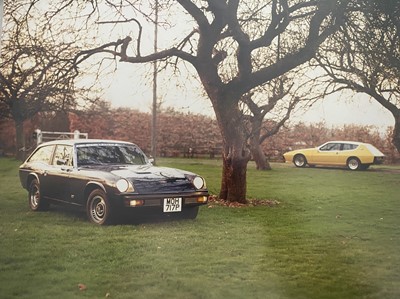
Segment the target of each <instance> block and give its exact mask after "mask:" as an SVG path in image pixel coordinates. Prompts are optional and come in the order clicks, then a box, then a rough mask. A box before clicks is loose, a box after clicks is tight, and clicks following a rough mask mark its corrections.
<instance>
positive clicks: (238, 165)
mask: <svg viewBox="0 0 400 299" xmlns="http://www.w3.org/2000/svg"><path fill="white" fill-rule="evenodd" d="M220 102H222V101H220ZM223 103H224V107H219V108H218V107H217V108H216V107H215V106H214V108H216V115H217V120H218V125H219V127H220V130H221V132H222V137H223V153H222V158H223V167H222V178H221V191H220V194H219V198H221V199H224V200H227V201H230V202H239V203H247V198H246V191H247V182H246V176H247V164H248V162H249V160H250V151H249V149H248V146H247V142H246V135H245V131H244V124H243V122H242V120H241V113H240V110H239V107H238V106H237V104H235V103H232V102H228V101H224V102H223Z"/></svg>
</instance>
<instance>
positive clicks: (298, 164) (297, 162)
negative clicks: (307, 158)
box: [294, 156, 304, 166]
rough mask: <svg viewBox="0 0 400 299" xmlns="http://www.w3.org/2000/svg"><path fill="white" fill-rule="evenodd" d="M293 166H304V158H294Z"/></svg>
mask: <svg viewBox="0 0 400 299" xmlns="http://www.w3.org/2000/svg"><path fill="white" fill-rule="evenodd" d="M294 164H296V165H297V166H303V165H304V158H303V157H302V156H299V157H296V159H295V160H294Z"/></svg>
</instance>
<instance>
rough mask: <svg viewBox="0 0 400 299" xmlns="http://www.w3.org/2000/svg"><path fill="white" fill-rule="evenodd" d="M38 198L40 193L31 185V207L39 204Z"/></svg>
mask: <svg viewBox="0 0 400 299" xmlns="http://www.w3.org/2000/svg"><path fill="white" fill-rule="evenodd" d="M39 198H40V193H39V190H38V188H37V187H33V188H32V190H31V196H30V199H31V205H32V207H33V208H36V207H37V206H38V205H39Z"/></svg>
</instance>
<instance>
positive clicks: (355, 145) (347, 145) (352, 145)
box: [343, 143, 358, 151]
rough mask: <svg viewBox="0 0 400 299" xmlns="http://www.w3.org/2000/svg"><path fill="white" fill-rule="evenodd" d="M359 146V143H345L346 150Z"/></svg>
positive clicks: (344, 148)
mask: <svg viewBox="0 0 400 299" xmlns="http://www.w3.org/2000/svg"><path fill="white" fill-rule="evenodd" d="M357 146H358V145H357V144H349V143H344V144H343V150H344V151H350V150H353V149H356V148H357Z"/></svg>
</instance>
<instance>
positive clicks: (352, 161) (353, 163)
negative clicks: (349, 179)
mask: <svg viewBox="0 0 400 299" xmlns="http://www.w3.org/2000/svg"><path fill="white" fill-rule="evenodd" d="M361 167H362V165H361V162H360V160H359V159H358V158H356V157H350V158H349V159H348V160H347V168H349V169H350V170H359V169H361Z"/></svg>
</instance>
